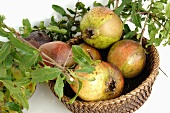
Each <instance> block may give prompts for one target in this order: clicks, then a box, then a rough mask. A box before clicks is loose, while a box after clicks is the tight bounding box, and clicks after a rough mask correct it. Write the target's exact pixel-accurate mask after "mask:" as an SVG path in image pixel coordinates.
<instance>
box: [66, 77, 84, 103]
mask: <svg viewBox="0 0 170 113" xmlns="http://www.w3.org/2000/svg"><path fill="white" fill-rule="evenodd" d="M81 88H82V82H81V81H80V80H79V79H78V93H79V92H80V90H81ZM78 93H77V94H76V95H75V96H74V97H73V98H72V99H70V100H69V102H68V103H69V104H72V103H74V101H75V100H76V98H77V97H78Z"/></svg>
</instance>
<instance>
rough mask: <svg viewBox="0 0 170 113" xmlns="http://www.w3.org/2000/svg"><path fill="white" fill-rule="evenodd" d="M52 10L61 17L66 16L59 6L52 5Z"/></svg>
mask: <svg viewBox="0 0 170 113" xmlns="http://www.w3.org/2000/svg"><path fill="white" fill-rule="evenodd" d="M52 8H53V9H54V10H55V11H56V12H58V13H60V14H61V15H62V16H65V15H66V12H65V10H64V8H62V7H61V6H58V5H52Z"/></svg>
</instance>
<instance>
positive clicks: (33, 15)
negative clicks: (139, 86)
mask: <svg viewBox="0 0 170 113" xmlns="http://www.w3.org/2000/svg"><path fill="white" fill-rule="evenodd" d="M80 1H81V2H83V3H85V4H86V5H87V6H92V3H93V2H94V1H93V0H88V1H87V0H80ZM96 1H99V2H102V3H104V4H106V3H107V0H96ZM76 2H77V0H0V14H3V15H5V17H6V19H5V22H6V24H8V25H9V26H11V27H14V28H16V30H18V27H19V26H21V25H22V19H23V18H28V19H29V20H30V22H31V23H32V24H34V25H35V24H37V22H39V21H41V20H46V24H48V19H49V18H50V17H51V16H52V15H56V13H54V11H53V9H52V8H51V6H52V4H58V5H61V6H62V7H65V8H67V7H69V8H74V5H75V3H76ZM145 37H147V36H145ZM0 40H4V39H2V37H0ZM157 49H158V51H159V55H160V67H161V69H162V70H163V71H164V72H165V73H166V74H167V75H168V76H169V77H166V76H165V75H164V74H163V73H162V72H161V71H160V73H159V75H158V77H157V79H156V81H155V83H154V85H153V90H152V93H151V96H150V97H149V98H148V100H147V101H146V102H145V104H144V105H143V106H142V107H141V108H140V109H138V110H137V111H136V112H135V113H170V104H169V102H170V91H169V90H170V69H169V67H170V65H169V63H170V60H169V58H170V54H169V51H170V46H166V47H162V46H160V47H157ZM29 104H30V108H29V110H25V111H24V113H71V112H70V111H69V110H68V109H67V108H66V107H65V106H64V105H63V104H62V103H61V102H59V100H58V99H57V98H56V97H55V96H54V95H53V94H52V92H51V91H50V89H49V87H48V86H47V84H45V83H43V84H38V86H37V90H36V91H35V93H34V95H33V96H32V98H31V99H30V100H29Z"/></svg>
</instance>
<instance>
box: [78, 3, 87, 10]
mask: <svg viewBox="0 0 170 113" xmlns="http://www.w3.org/2000/svg"><path fill="white" fill-rule="evenodd" d="M76 8H77V9H78V10H81V9H84V8H85V5H84V4H83V3H82V2H77V3H76Z"/></svg>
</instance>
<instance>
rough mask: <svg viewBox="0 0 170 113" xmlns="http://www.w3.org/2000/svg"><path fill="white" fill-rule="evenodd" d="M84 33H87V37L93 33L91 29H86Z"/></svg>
mask: <svg viewBox="0 0 170 113" xmlns="http://www.w3.org/2000/svg"><path fill="white" fill-rule="evenodd" d="M85 33H86V34H87V38H91V36H93V35H94V33H93V30H92V29H86V30H85Z"/></svg>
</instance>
